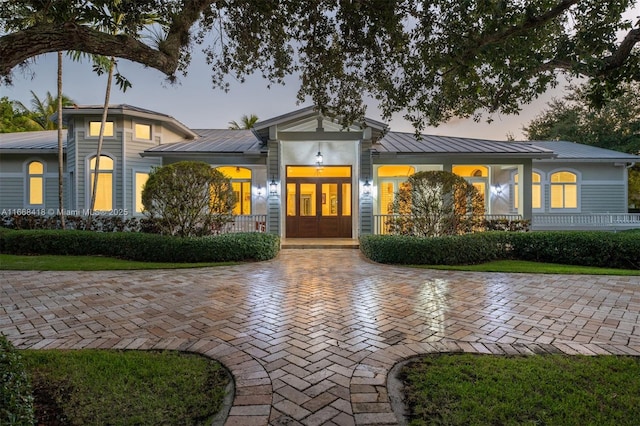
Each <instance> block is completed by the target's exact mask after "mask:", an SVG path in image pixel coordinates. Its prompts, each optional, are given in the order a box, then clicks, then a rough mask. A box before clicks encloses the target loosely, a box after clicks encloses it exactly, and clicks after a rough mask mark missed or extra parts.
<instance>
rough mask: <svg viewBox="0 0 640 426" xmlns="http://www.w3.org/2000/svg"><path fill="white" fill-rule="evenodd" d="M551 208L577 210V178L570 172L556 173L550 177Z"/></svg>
mask: <svg viewBox="0 0 640 426" xmlns="http://www.w3.org/2000/svg"><path fill="white" fill-rule="evenodd" d="M550 181H551V208H552V209H577V208H578V176H576V174H575V173H571V172H566V171H562V172H556V173H553V174H552V175H551V179H550Z"/></svg>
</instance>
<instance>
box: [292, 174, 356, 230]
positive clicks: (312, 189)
mask: <svg viewBox="0 0 640 426" xmlns="http://www.w3.org/2000/svg"><path fill="white" fill-rule="evenodd" d="M328 174H331V173H328ZM349 174H350V168H349ZM286 192H287V193H286V200H287V201H286V202H287V205H286V212H287V218H286V237H287V238H351V236H352V232H351V229H352V221H351V219H352V218H351V210H352V205H351V178H350V177H337V176H317V175H316V176H307V177H304V176H287V185H286Z"/></svg>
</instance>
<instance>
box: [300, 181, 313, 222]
mask: <svg viewBox="0 0 640 426" xmlns="http://www.w3.org/2000/svg"><path fill="white" fill-rule="evenodd" d="M315 215H316V184H315V183H301V184H300V216H315Z"/></svg>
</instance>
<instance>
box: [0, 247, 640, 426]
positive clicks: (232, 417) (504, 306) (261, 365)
mask: <svg viewBox="0 0 640 426" xmlns="http://www.w3.org/2000/svg"><path fill="white" fill-rule="evenodd" d="M0 277H1V282H2V290H1V292H0V296H1V301H2V303H1V309H0V332H2V333H4V334H6V335H8V336H9V338H10V339H11V340H12V341H13V342H14V344H16V345H17V346H18V347H20V348H88V347H92V348H93V347H98V348H131V349H150V348H167V349H181V350H188V351H194V352H199V353H203V354H206V355H208V356H211V357H213V358H216V359H218V360H220V361H222V362H223V363H224V364H225V365H226V366H227V367H228V368H229V369H230V370H231V372H232V373H233V376H234V379H235V398H234V401H233V406H232V407H231V410H230V413H229V416H228V417H227V421H226V424H238V425H243V426H249V425H254V424H256V425H257V424H260V425H264V424H267V423H270V424H305V425H317V424H339V425H349V424H354V423H355V424H395V423H397V419H396V417H395V415H394V413H393V411H392V409H391V404H390V402H389V397H388V395H387V387H386V376H387V373H388V371H389V370H390V368H391V367H392V366H393V365H394V364H395V363H396V362H397V361H399V360H401V359H404V358H407V357H410V356H412V355H414V354H417V353H424V352H434V351H469V352H487V353H489V352H491V353H536V352H552V351H563V352H567V353H586V354H600V353H624V354H633V355H639V354H640V318H639V315H640V314H639V312H640V277H630V278H625V277H596V276H584V277H582V276H581V277H575V276H555V275H531V274H521V275H515V274H486V273H465V272H449V271H432V270H420V269H409V268H402V267H395V266H386V265H378V264H373V263H371V262H368V261H367V260H365V259H364V258H363V257H362V255H361V254H360V253H359V251H357V250H344V249H343V250H283V251H282V252H281V253H280V255H279V256H278V258H277V259H275V260H273V261H270V262H263V263H255V264H243V265H237V266H229V267H219V268H206V269H194V270H170V271H165V270H162V271H133V272H131V271H126V272H125V271H109V272H106V271H105V272H10V271H0Z"/></svg>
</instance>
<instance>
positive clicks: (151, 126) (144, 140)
mask: <svg viewBox="0 0 640 426" xmlns="http://www.w3.org/2000/svg"><path fill="white" fill-rule="evenodd" d="M137 126H148V127H149V139H145V138H139V137H138V133H137V131H136V127H137ZM153 137H154V131H153V124H152V123H148V122H145V121H134V122H133V140H134V141H139V142H152V141H153Z"/></svg>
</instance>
